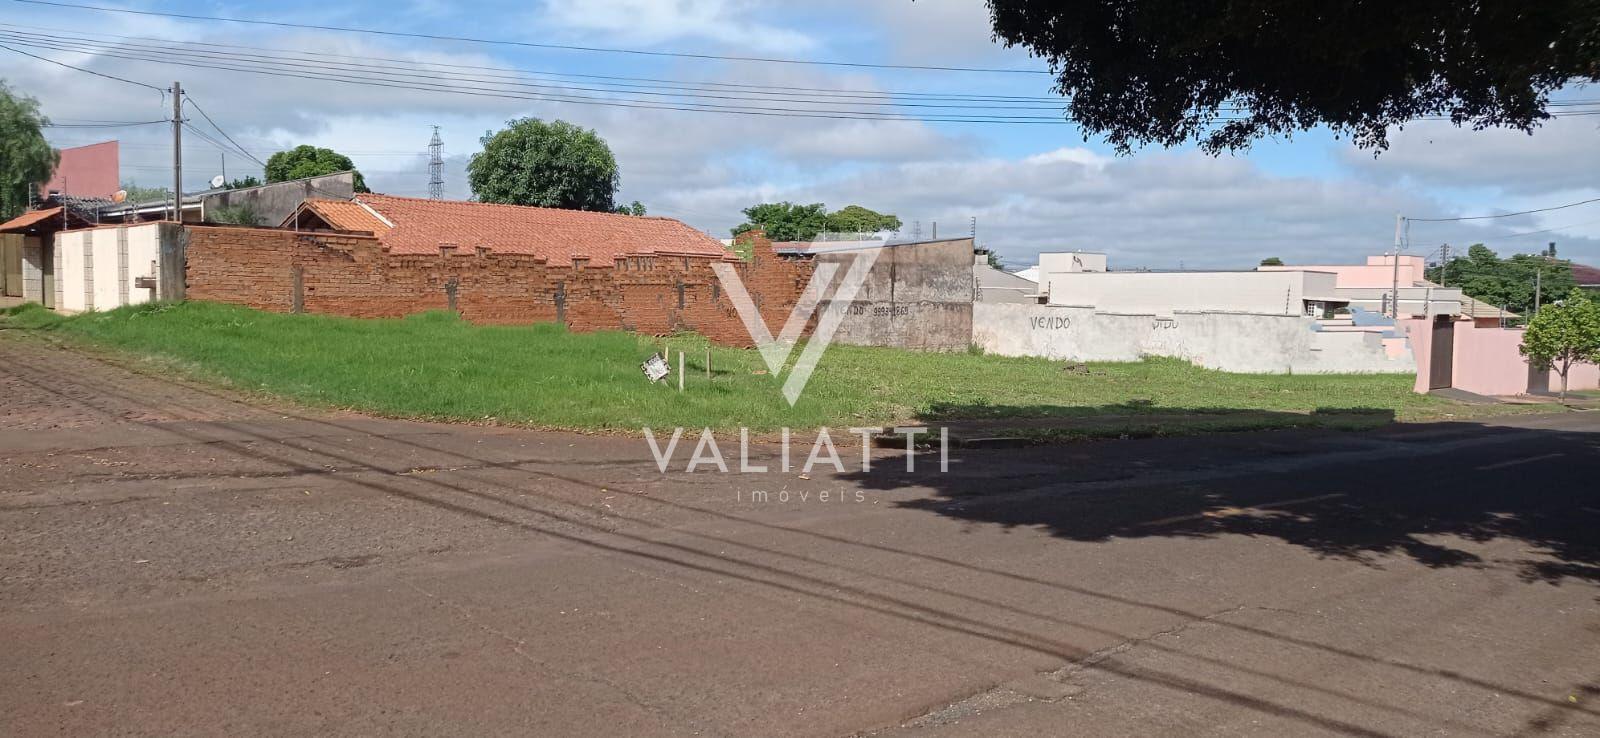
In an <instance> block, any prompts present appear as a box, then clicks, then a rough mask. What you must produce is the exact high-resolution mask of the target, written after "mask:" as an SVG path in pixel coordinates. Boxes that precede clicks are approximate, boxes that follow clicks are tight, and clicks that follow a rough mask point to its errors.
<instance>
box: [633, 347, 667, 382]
mask: <svg viewBox="0 0 1600 738" xmlns="http://www.w3.org/2000/svg"><path fill="white" fill-rule="evenodd" d="M639 368H640V369H643V370H644V378H645V379H648V380H650V381H652V382H659V381H661V380H663V379H666V378H667V375H668V374H671V373H672V368H671V367H669V366H667V360H666V359H663V358H661V354H658V353H657V354H651V355H650V358H648V359H645V360H644V363H643V364H640V365H639Z"/></svg>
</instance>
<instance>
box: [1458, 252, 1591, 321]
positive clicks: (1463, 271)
mask: <svg viewBox="0 0 1600 738" xmlns="http://www.w3.org/2000/svg"><path fill="white" fill-rule="evenodd" d="M1428 279H1429V281H1432V282H1441V280H1442V284H1444V285H1446V286H1449V287H1460V288H1461V291H1462V292H1465V293H1466V294H1467V295H1468V296H1470V297H1475V298H1477V299H1479V300H1482V301H1484V302H1486V303H1489V304H1490V305H1495V306H1503V307H1505V308H1506V309H1507V310H1510V311H1512V312H1514V313H1521V314H1523V315H1527V314H1529V313H1531V312H1533V306H1534V285H1535V284H1538V285H1539V286H1540V287H1541V289H1540V290H1539V300H1538V302H1539V303H1541V304H1546V305H1548V304H1550V303H1552V302H1554V301H1556V300H1557V299H1560V298H1561V296H1562V295H1565V294H1567V293H1568V292H1571V291H1572V288H1573V287H1574V286H1575V284H1576V282H1575V281H1574V280H1573V278H1572V262H1570V261H1561V260H1559V259H1552V258H1550V257H1547V256H1541V255H1537V254H1516V255H1514V256H1512V257H1511V258H1509V259H1502V258H1500V257H1499V256H1498V255H1497V254H1495V252H1494V251H1492V250H1490V249H1489V247H1487V246H1484V245H1483V244H1481V243H1480V244H1474V245H1473V246H1471V247H1470V248H1468V249H1467V255H1466V257H1464V258H1463V257H1455V258H1452V259H1450V261H1449V262H1448V263H1445V264H1442V265H1440V266H1436V267H1432V268H1430V269H1429V270H1428Z"/></svg>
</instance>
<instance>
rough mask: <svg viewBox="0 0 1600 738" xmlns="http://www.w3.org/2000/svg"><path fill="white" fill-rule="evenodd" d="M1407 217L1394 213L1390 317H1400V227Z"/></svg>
mask: <svg viewBox="0 0 1600 738" xmlns="http://www.w3.org/2000/svg"><path fill="white" fill-rule="evenodd" d="M1405 221H1406V219H1405V217H1404V216H1402V215H1400V214H1399V213H1395V214H1394V256H1393V257H1392V258H1391V259H1390V261H1391V262H1393V264H1394V284H1392V285H1391V286H1390V288H1389V310H1390V311H1391V312H1390V315H1389V317H1391V318H1394V319H1395V320H1399V319H1400V229H1401V226H1402V225H1403V224H1404V223H1405Z"/></svg>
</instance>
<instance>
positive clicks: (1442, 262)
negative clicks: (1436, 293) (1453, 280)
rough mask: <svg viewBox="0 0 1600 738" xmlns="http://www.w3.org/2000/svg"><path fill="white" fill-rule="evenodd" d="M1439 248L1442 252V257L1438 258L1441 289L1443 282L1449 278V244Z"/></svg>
mask: <svg viewBox="0 0 1600 738" xmlns="http://www.w3.org/2000/svg"><path fill="white" fill-rule="evenodd" d="M1439 248H1440V249H1441V250H1443V251H1444V256H1441V257H1439V286H1440V287H1443V286H1444V280H1445V279H1446V278H1447V277H1448V276H1449V271H1450V244H1445V245H1443V246H1440V247H1439Z"/></svg>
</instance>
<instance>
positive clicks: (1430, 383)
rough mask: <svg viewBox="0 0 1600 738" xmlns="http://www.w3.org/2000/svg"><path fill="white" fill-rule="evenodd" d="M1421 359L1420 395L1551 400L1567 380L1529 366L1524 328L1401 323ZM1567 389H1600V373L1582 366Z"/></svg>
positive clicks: (1462, 322)
mask: <svg viewBox="0 0 1600 738" xmlns="http://www.w3.org/2000/svg"><path fill="white" fill-rule="evenodd" d="M1401 323H1402V325H1403V327H1404V329H1405V331H1406V335H1407V336H1408V337H1409V338H1410V340H1411V350H1412V352H1413V353H1414V354H1415V355H1416V359H1417V382H1416V384H1415V385H1414V386H1413V389H1415V390H1416V391H1417V392H1427V391H1428V390H1430V389H1439V388H1441V387H1455V388H1457V389H1463V390H1466V391H1468V392H1472V393H1475V394H1480V395H1528V394H1546V393H1550V392H1556V391H1558V390H1560V389H1561V376H1560V375H1558V374H1556V373H1555V372H1554V371H1540V370H1537V369H1534V368H1533V367H1532V366H1530V365H1529V364H1528V360H1527V358H1526V357H1524V356H1523V355H1522V353H1521V351H1520V350H1519V347H1521V346H1522V334H1523V330H1522V329H1521V328H1497V327H1484V326H1481V325H1476V324H1474V323H1473V322H1472V321H1470V320H1451V321H1438V322H1430V321H1428V320H1426V319H1423V318H1411V319H1407V320H1402V321H1401ZM1567 389H1569V390H1590V389H1600V367H1597V366H1595V365H1593V364H1578V365H1575V366H1573V367H1572V370H1571V372H1569V373H1568V376H1567Z"/></svg>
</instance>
